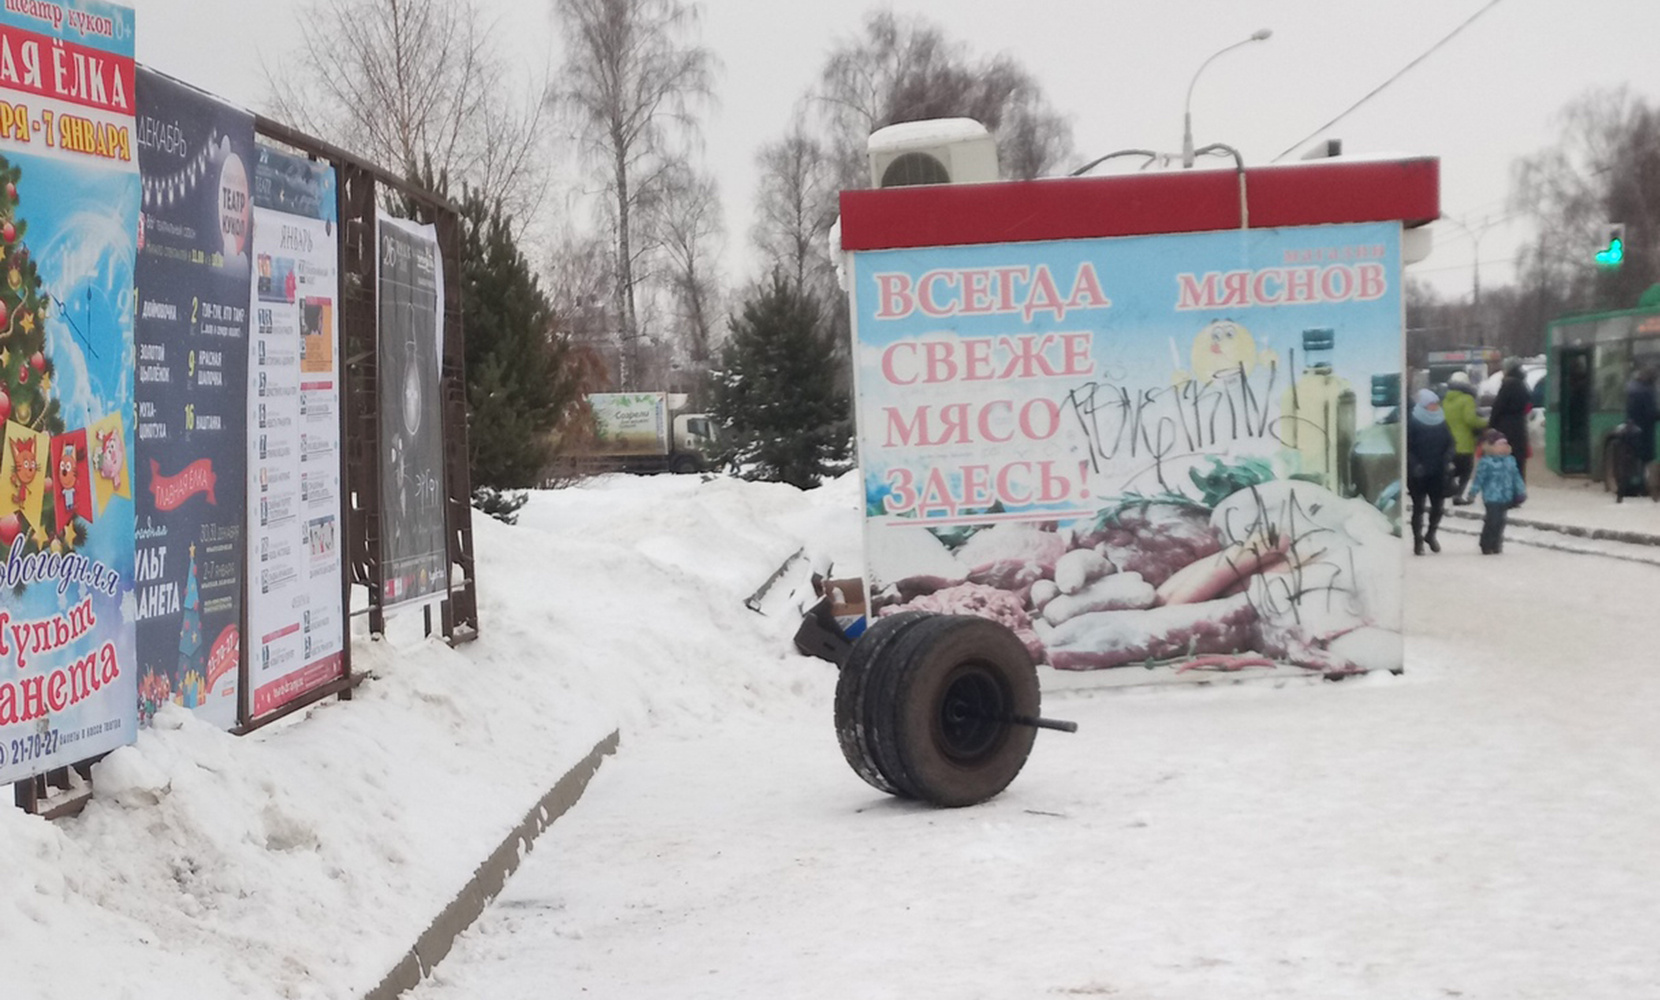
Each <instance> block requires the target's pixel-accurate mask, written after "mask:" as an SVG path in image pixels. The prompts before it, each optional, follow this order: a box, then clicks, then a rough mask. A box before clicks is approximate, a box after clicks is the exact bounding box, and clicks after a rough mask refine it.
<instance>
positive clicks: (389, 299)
mask: <svg viewBox="0 0 1660 1000" xmlns="http://www.w3.org/2000/svg"><path fill="white" fill-rule="evenodd" d="M377 222H378V228H379V242H378V246H379V253H378V254H377V255H376V260H377V262H378V283H379V296H378V299H377V301H378V303H379V316H378V317H377V343H378V351H379V357H380V368H379V371H380V381H381V384H380V411H381V412H380V430H381V434H380V439H381V456H380V457H381V474H380V482H381V503H380V509H381V512H382V514H381V525H382V531H381V571H382V574H383V576H384V582H383V584H382V593H381V608H382V609H383V610H385V611H391V610H392V609H394V608H397V607H401V606H405V605H411V604H422V603H426V602H429V601H434V600H441V599H442V598H444V597H445V596H446V595H447V593H448V587H447V583H448V577H447V575H446V573H447V567H448V565H449V555H448V550H447V549H446V548H445V545H444V428H443V410H442V400H441V399H440V396H439V382H438V379H439V358H440V357H441V356H442V352H443V322H444V273H443V260H442V258H441V256H440V255H439V253H438V236H437V231H436V230H435V229H434V228H433V227H432V226H427V225H420V224H418V223H413V222H409V221H407V220H404V219H397V218H393V217H391V216H387V215H381V216H379V217H378V219H377Z"/></svg>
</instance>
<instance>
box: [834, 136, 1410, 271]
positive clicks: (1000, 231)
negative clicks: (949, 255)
mask: <svg viewBox="0 0 1660 1000" xmlns="http://www.w3.org/2000/svg"><path fill="white" fill-rule="evenodd" d="M1245 192H1246V197H1245V205H1246V208H1247V209H1248V221H1249V226H1250V228H1252V229H1265V228H1270V227H1278V226H1312V225H1321V224H1325V223H1335V222H1383V221H1389V220H1394V219H1398V220H1400V221H1401V222H1403V223H1405V224H1406V225H1407V226H1415V225H1421V224H1423V223H1425V222H1431V221H1433V220H1435V219H1437V218H1439V217H1440V215H1441V203H1440V160H1438V159H1437V158H1435V157H1415V158H1409V159H1394V160H1342V159H1334V160H1320V161H1314V162H1309V163H1297V164H1287V165H1284V166H1269V167H1247V168H1246V170H1245ZM841 210H842V249H844V250H885V249H897V248H903V247H929V246H954V245H959V244H972V243H1022V242H1029V241H1034V240H1065V239H1084V238H1089V237H1097V236H1142V235H1147V234H1151V233H1187V232H1199V231H1203V230H1211V229H1238V228H1240V222H1241V215H1240V184H1239V173H1238V172H1237V171H1234V170H1214V169H1207V170H1182V171H1165V172H1160V173H1151V174H1117V175H1111V176H1105V177H1067V178H1054V179H1046V180H1036V181H1009V182H1003V183H997V184H937V185H927V186H917V187H898V188H883V189H879V190H869V191H843V192H842V194H841Z"/></svg>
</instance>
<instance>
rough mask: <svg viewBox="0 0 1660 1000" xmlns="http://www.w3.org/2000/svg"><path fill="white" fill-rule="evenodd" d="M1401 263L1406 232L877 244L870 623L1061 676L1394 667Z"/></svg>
mask: <svg viewBox="0 0 1660 1000" xmlns="http://www.w3.org/2000/svg"><path fill="white" fill-rule="evenodd" d="M1400 274H1401V269H1400V226H1399V225H1398V224H1395V223H1389V224H1366V225H1341V226H1313V227H1302V228H1286V229H1265V230H1236V231H1219V232H1209V233H1184V234H1172V235H1161V236H1146V237H1130V238H1117V239H1091V240H1071V241H1054V242H1034V243H1021V244H992V245H984V246H956V247H931V248H919V249H907V250H887V251H873V252H861V253H857V254H855V255H854V285H853V295H854V300H853V306H854V312H853V315H854V323H855V335H856V337H855V339H856V343H855V349H856V351H857V363H856V381H857V399H858V403H857V418H858V434H859V458H860V463H861V467H862V474H863V478H864V488H865V513H866V522H865V523H866V527H865V553H866V570H867V575H868V577H869V579H868V581H867V583H868V585H869V588H870V589H869V593H870V594H871V606H872V609H873V611H875V612H876V613H879V614H887V613H892V612H894V611H897V610H900V609H913V608H914V609H922V610H931V611H946V612H958V613H978V614H984V615H988V616H990V617H993V618H996V619H997V620H999V621H1002V622H1004V623H1005V624H1007V625H1009V626H1010V627H1011V628H1013V629H1014V630H1015V632H1016V633H1017V634H1018V635H1020V637H1021V638H1022V639H1023V640H1024V641H1025V643H1026V645H1027V648H1028V649H1029V650H1030V652H1031V653H1032V655H1033V657H1034V658H1035V659H1036V660H1038V661H1039V662H1047V663H1049V664H1051V665H1052V666H1054V667H1057V668H1060V669H1074V670H1082V669H1100V668H1110V667H1134V668H1137V669H1138V671H1139V670H1141V669H1142V668H1145V669H1146V670H1152V671H1162V672H1163V673H1164V674H1165V675H1167V676H1172V677H1173V676H1174V675H1176V674H1186V675H1188V676H1203V673H1204V672H1205V671H1229V672H1237V671H1243V672H1246V673H1250V672H1276V671H1280V670H1285V671H1288V672H1296V671H1298V670H1311V671H1319V672H1321V673H1323V674H1325V675H1339V674H1345V673H1354V672H1360V671H1365V670H1372V669H1390V670H1399V669H1400V668H1401V658H1402V644H1401V632H1400V629H1401V575H1402V562H1401V545H1400V539H1399V533H1400V502H1401V500H1400V496H1401V486H1400V482H1399V478H1400V469H1401V461H1400V454H1401V435H1400V423H1399V416H1400V414H1399V411H1398V409H1397V407H1396V403H1397V401H1396V400H1393V399H1387V398H1383V397H1387V396H1389V395H1390V393H1388V392H1386V391H1380V392H1379V393H1378V394H1376V395H1374V392H1373V389H1374V387H1380V389H1381V388H1382V387H1387V386H1389V385H1391V384H1398V381H1396V380H1398V378H1399V372H1400V371H1401V365H1402V357H1403V351H1402V342H1403V341H1402V314H1401V288H1400ZM1374 400H1376V402H1377V403H1379V404H1381V405H1374ZM1193 671H1199V673H1198V674H1193V673H1192V672H1193ZM1137 676H1138V677H1145V676H1146V674H1142V673H1138V674H1137Z"/></svg>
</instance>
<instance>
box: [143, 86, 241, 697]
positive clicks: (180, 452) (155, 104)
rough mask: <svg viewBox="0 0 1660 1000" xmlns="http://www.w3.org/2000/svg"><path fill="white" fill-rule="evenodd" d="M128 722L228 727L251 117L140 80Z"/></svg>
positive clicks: (233, 683) (237, 604)
mask: <svg viewBox="0 0 1660 1000" xmlns="http://www.w3.org/2000/svg"><path fill="white" fill-rule="evenodd" d="M137 86H138V106H139V109H140V110H139V113H138V128H137V136H138V142H137V146H138V163H139V172H140V174H141V176H142V178H143V184H144V201H143V211H142V214H141V216H140V222H139V244H138V245H139V254H138V262H137V267H136V275H137V284H138V318H137V324H136V340H137V348H138V381H137V392H136V396H137V407H138V418H137V419H138V434H137V439H138V442H137V454H136V459H137V460H136V461H135V462H134V464H133V471H134V474H135V477H136V478H137V480H138V483H137V486H138V488H137V489H136V490H135V491H134V499H135V502H136V504H137V516H138V525H137V552H136V567H137V569H136V576H137V596H138V613H137V618H138V660H139V713H140V716H141V718H142V719H145V720H148V718H149V717H150V716H152V715H154V714H155V712H156V710H157V708H159V707H160V705H161V704H162V703H163V702H166V701H172V702H176V703H178V704H181V705H184V706H185V707H187V708H191V709H194V710H195V711H196V712H197V714H199V715H201V716H202V717H204V718H206V719H207V720H209V721H211V722H213V723H215V724H216V725H219V726H222V727H225V728H227V729H228V728H230V727H232V726H234V725H236V722H237V703H238V690H237V684H238V671H237V666H238V663H239V662H240V654H241V633H240V622H241V610H242V609H241V584H242V565H243V562H242V554H243V529H242V519H243V513H244V496H245V489H246V479H247V464H246V463H247V401H246V395H247V378H248V376H247V365H248V282H249V269H248V268H249V238H250V235H251V232H252V225H253V217H252V200H251V197H250V195H251V190H250V185H249V178H250V175H251V167H252V164H253V163H254V120H253V117H252V116H251V115H249V114H247V113H245V112H243V111H240V110H237V109H236V108H233V107H230V106H229V105H226V104H222V103H220V102H219V101H217V100H215V99H213V98H212V97H209V96H208V95H206V94H204V93H202V92H200V91H198V90H195V89H193V88H191V87H189V86H186V85H185V84H182V83H179V82H177V81H175V80H172V79H170V78H168V77H165V76H162V75H161V74H159V73H155V72H153V71H150V70H147V69H144V68H142V67H141V68H140V69H139V71H138V84H137Z"/></svg>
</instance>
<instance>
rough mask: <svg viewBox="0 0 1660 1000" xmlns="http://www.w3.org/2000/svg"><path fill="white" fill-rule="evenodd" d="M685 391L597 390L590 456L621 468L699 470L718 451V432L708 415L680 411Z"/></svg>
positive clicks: (592, 397) (590, 401) (591, 398)
mask: <svg viewBox="0 0 1660 1000" xmlns="http://www.w3.org/2000/svg"><path fill="white" fill-rule="evenodd" d="M687 403H688V397H687V396H686V395H685V394H683V393H669V392H595V393H589V395H588V406H589V408H590V409H592V410H593V413H594V432H595V433H594V445H593V449H592V450H591V451H590V452H588V454H587V456H586V457H588V458H590V459H596V460H601V461H603V462H604V463H605V464H606V465H607V466H609V467H612V468H615V469H618V470H620V471H623V472H642V473H651V472H677V473H684V472H702V471H704V470H705V469H708V468H709V467H710V466H711V464H712V463H713V461H714V459H715V457H716V455H718V453H719V451H720V447H719V434H718V431H717V426H716V423H715V420H714V418H713V417H711V416H710V415H709V414H707V413H686V412H682V411H683V410H684V409H685V407H686V405H687Z"/></svg>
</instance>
